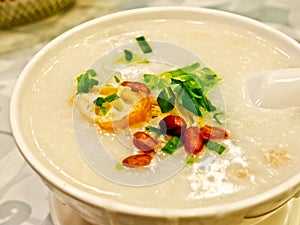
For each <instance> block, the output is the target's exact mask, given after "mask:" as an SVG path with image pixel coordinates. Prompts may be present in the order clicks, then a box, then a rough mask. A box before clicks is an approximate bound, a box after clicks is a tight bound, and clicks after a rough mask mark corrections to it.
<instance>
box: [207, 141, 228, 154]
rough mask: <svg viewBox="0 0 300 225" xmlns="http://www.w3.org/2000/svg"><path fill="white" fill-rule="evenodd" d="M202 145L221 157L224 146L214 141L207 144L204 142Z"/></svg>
mask: <svg viewBox="0 0 300 225" xmlns="http://www.w3.org/2000/svg"><path fill="white" fill-rule="evenodd" d="M204 145H205V146H206V147H207V148H208V149H209V150H212V151H214V152H216V153H218V154H219V155H221V154H222V153H223V152H224V151H225V149H226V147H225V146H224V145H221V144H219V143H217V142H214V141H208V142H205V143H204Z"/></svg>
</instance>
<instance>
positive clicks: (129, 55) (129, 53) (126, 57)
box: [124, 49, 133, 61]
mask: <svg viewBox="0 0 300 225" xmlns="http://www.w3.org/2000/svg"><path fill="white" fill-rule="evenodd" d="M124 54H125V60H126V61H131V60H132V59H133V55H132V53H131V52H130V51H129V50H126V49H125V50H124Z"/></svg>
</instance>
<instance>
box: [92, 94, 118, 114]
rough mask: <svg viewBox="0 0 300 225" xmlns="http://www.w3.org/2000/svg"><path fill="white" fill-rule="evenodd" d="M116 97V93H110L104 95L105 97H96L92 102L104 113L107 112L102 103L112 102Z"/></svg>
mask: <svg viewBox="0 0 300 225" xmlns="http://www.w3.org/2000/svg"><path fill="white" fill-rule="evenodd" d="M118 98H120V97H119V96H118V95H117V94H111V95H109V96H106V97H98V98H97V99H96V100H95V101H94V104H95V105H96V106H99V107H100V110H101V112H102V114H103V115H105V114H106V113H107V112H106V108H105V107H104V106H103V104H104V103H105V102H112V101H114V100H117V99H118Z"/></svg>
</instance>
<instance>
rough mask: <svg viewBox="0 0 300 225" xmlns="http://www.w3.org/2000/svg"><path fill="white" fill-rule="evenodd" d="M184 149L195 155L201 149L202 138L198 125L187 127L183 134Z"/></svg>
mask: <svg viewBox="0 0 300 225" xmlns="http://www.w3.org/2000/svg"><path fill="white" fill-rule="evenodd" d="M183 140H184V150H185V151H186V153H187V154H189V155H197V154H198V153H199V152H201V150H202V149H203V146H204V145H203V139H202V136H201V135H200V129H199V128H198V127H189V128H188V129H186V130H185V132H184V135H183Z"/></svg>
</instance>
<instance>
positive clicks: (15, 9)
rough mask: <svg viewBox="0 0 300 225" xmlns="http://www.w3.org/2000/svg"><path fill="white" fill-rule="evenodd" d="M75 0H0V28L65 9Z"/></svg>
mask: <svg viewBox="0 0 300 225" xmlns="http://www.w3.org/2000/svg"><path fill="white" fill-rule="evenodd" d="M74 2H75V0H0V28H9V27H13V26H17V25H21V24H25V23H29V22H33V21H36V20H39V19H42V18H45V17H48V16H51V15H53V14H55V13H57V12H59V11H62V10H66V9H67V8H69V7H71V6H72V5H73V4H74Z"/></svg>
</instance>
